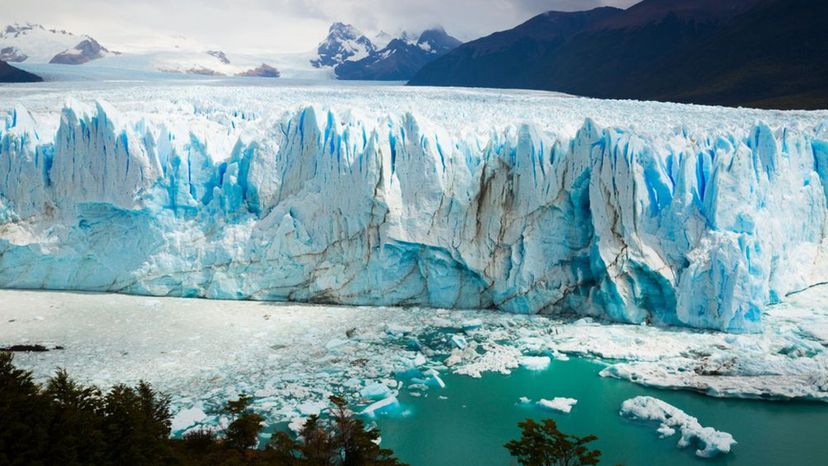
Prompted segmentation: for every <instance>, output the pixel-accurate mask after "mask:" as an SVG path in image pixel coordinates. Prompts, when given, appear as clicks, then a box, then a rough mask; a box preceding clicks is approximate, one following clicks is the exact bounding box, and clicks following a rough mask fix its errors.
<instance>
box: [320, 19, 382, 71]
mask: <svg viewBox="0 0 828 466" xmlns="http://www.w3.org/2000/svg"><path fill="white" fill-rule="evenodd" d="M375 51H376V49H375V47H374V44H373V43H372V42H371V39H369V38H368V37H366V36H365V35H364V34H362V32H360V31H359V30H358V29H357V28H355V27H353V26H351V25H350V24H343V23H333V24H332V25H331V27H330V29H329V30H328V36H327V37H326V38H325V40H324V41H322V42H321V43H320V44H319V47H318V48H317V54H318V56H317V58H315V59H313V60H311V64H312V65H313V66H314V67H316V68H321V67H325V66H337V65H339V64H341V63H344V62H345V61H346V60H360V59H362V58H364V57H367V56H368V55H371V54H372V53H374V52H375Z"/></svg>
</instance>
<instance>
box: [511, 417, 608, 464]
mask: <svg viewBox="0 0 828 466" xmlns="http://www.w3.org/2000/svg"><path fill="white" fill-rule="evenodd" d="M518 427H520V429H521V436H520V440H512V441H510V442H508V443H507V444H506V445H505V447H506V448H507V449H508V450H509V453H510V454H511V455H512V456H513V457H515V458H517V461H518V463H520V464H522V465H523V466H587V465H596V464H598V460H599V458H600V456H601V452H600V451H599V450H590V449H589V448H588V447H587V446H586V445H587V444H588V443H590V442H593V441H595V440H597V439H598V437H596V436H594V435H588V436H586V437H576V436H574V435H568V434H564V433H563V432H561V431H560V430H558V426H557V424H556V423H555V421H553V420H552V419H546V420H544V421H543V424H538V423H537V422H535V421H533V420H532V419H527V420H525V421H523V422H519V423H518Z"/></svg>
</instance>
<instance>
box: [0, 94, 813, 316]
mask: <svg viewBox="0 0 828 466" xmlns="http://www.w3.org/2000/svg"><path fill="white" fill-rule="evenodd" d="M7 92H10V94H8V95H9V96H10V98H8V99H5V98H4V99H3V102H9V103H15V104H17V105H16V106H15V107H14V108H13V109H11V112H10V113H9V116H8V117H7V121H6V125H5V128H4V129H3V131H2V136H1V138H2V139H0V140H1V141H2V142H0V286H3V287H15V288H49V289H81V290H97V291H118V292H127V293H138V294H150V295H172V296H199V297H207V298H222V299H259V300H293V301H308V302H327V303H331V302H332V303H347V304H366V305H378V304H383V305H416V306H434V307H449V308H497V309H500V310H504V311H509V312H517V313H535V312H574V313H577V314H582V315H593V316H600V317H603V318H608V319H612V320H618V321H623V322H645V321H646V322H653V323H660V324H672V325H687V326H693V327H702V328H715V329H721V330H727V331H735V332H749V331H756V330H758V329H759V328H760V319H761V316H762V313H763V310H764V308H765V306H766V305H767V304H768V303H772V302H778V301H781V300H784V299H785V297H786V295H787V294H789V293H792V292H795V291H797V290H802V289H805V288H807V287H809V286H811V285H814V284H815V283H821V282H824V281H826V280H828V270H826V266H825V265H824V264H828V261H826V260H825V259H826V257H825V252H826V249H825V248H826V245H828V243H826V241H825V237H826V232H827V231H828V217H826V213H828V209H827V208H826V196H827V195H828V194H827V193H828V188H826V186H828V169H826V167H828V133H827V132H826V129H825V128H826V127H828V126H826V124H825V121H826V119H827V118H828V114H826V113H818V112H817V113H772V112H756V111H747V110H727V109H717V108H709V107H692V106H678V105H660V104H652V103H637V102H609V101H607V102H605V101H595V100H588V99H574V98H565V97H560V96H555V95H549V94H537V95H534V94H527V93H513V94H510V93H497V94H494V93H486V92H480V91H470V90H449V91H447V90H440V91H434V92H431V91H430V90H428V89H418V90H410V89H405V88H403V89H400V88H375V87H340V88H336V89H330V88H324V87H319V88H314V87H309V88H301V87H284V88H279V87H271V88H260V87H251V88H243V87H233V88H221V87H196V86H191V87H175V86H171V85H169V86H152V87H151V88H143V87H136V88H127V89H122V90H118V91H114V90H110V91H109V92H108V94H107V96H108V97H109V98H110V99H112V100H113V102H115V103H114V105H113V104H109V103H106V102H104V101H100V102H99V103H97V104H96V105H88V104H84V103H80V102H77V101H70V102H69V103H68V104H67V105H66V106H65V108H63V110H59V105H57V104H56V103H55V104H52V103H49V102H52V101H53V100H54V99H55V98H60V96H62V95H63V93H57V94H55V95H53V96H52V95H50V94H48V93H47V94H40V95H33V94H32V93H19V94H15V93H14V92H13V89H12V90H10V91H7ZM73 94H75V95H79V96H80V97H81V98H84V97H86V98H92V97H94V96H95V95H100V93H99V92H98V91H90V92H86V93H83V92H73ZM15 96H16V97H15ZM305 102H327V105H330V107H329V108H328V109H325V108H320V107H308V106H306V104H305ZM27 107H29V108H31V110H29V109H27ZM586 117H592V118H593V119H585V118H586ZM763 121H764V122H763Z"/></svg>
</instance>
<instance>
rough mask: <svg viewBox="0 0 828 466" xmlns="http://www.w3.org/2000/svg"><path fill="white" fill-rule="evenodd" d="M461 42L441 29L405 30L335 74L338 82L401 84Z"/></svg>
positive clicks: (341, 64) (342, 66)
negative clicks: (390, 82) (340, 80)
mask: <svg viewBox="0 0 828 466" xmlns="http://www.w3.org/2000/svg"><path fill="white" fill-rule="evenodd" d="M461 43H462V42H461V41H459V40H457V39H455V38H454V37H452V36H450V35H449V34H448V33H446V31H445V29H443V28H442V27H435V28H430V29H427V30H425V31H422V32H419V33H415V32H410V31H405V32H402V33H401V34H400V36H399V37H397V38H394V39H391V40H390V41H388V43H387V45H385V47H382V48H381V49H378V50H375V51H373V52H371V53H369V54H368V55H367V56H366V57H363V58H361V59H359V60H354V59H349V60H345V61H343V62H342V63H340V64H338V65H337V66H336V67H335V73H336V76H337V78H339V79H355V80H381V81H404V80H407V79H409V78H410V77H411V76H413V75H414V74H415V73H416V72H417V71H419V69H420V68H422V67H423V65H425V64H426V63H429V62H431V61H432V60H434V59H436V58H438V57H441V56H443V55H445V54H446V53H448V52H449V51H451V50H453V49H454V48H456V47H457V46H459V45H460V44H461Z"/></svg>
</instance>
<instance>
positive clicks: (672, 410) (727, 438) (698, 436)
mask: <svg viewBox="0 0 828 466" xmlns="http://www.w3.org/2000/svg"><path fill="white" fill-rule="evenodd" d="M619 414H621V415H622V416H626V417H629V418H632V419H640V420H645V421H656V422H658V423H659V427H658V433H659V434H661V437H662V438H664V437H671V436H673V435H674V434H675V433H676V429H678V430H679V431H680V432H681V437H680V438H679V441H678V446H679V447H681V448H684V447H687V446H690V445H694V444H696V443H701V448H699V449H697V450H696V456H699V457H702V458H712V457H714V456H718V455H720V454H726V453H730V449H731V448H732V447H733V445H735V444H736V440H734V439H733V436H732V435H730V434H728V433H727V432H721V431H718V430H716V429H714V428H712V427H704V426H702V425H701V424H699V420H698V419H696V418H695V417H693V416H690V415H688V414H687V413H685V412H684V411H682V410H680V409H678V408H676V407H675V406H673V405H671V404H669V403H666V402H664V401H662V400H659V399H658V398H653V397H650V396H637V397H635V398H631V399H629V400H626V401H624V403H622V405H621V412H620V413H619Z"/></svg>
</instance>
